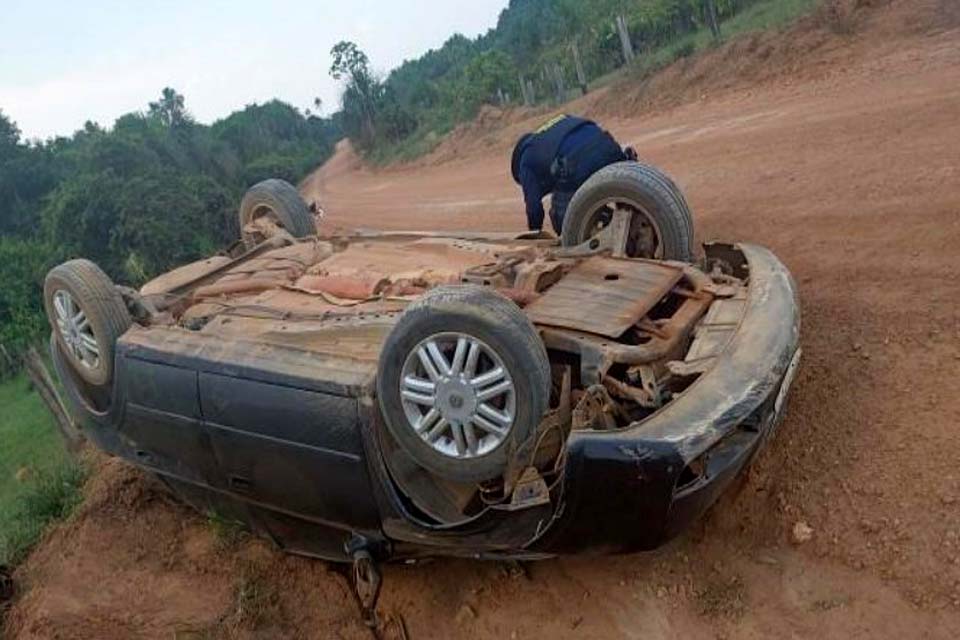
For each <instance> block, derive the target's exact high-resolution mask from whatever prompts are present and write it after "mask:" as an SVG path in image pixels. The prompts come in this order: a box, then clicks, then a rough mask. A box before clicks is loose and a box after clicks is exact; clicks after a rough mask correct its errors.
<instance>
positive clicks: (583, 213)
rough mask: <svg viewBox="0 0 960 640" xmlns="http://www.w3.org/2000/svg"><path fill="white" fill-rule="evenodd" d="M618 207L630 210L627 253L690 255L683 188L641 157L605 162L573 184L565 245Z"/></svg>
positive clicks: (591, 232) (586, 236)
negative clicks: (613, 162)
mask: <svg viewBox="0 0 960 640" xmlns="http://www.w3.org/2000/svg"><path fill="white" fill-rule="evenodd" d="M618 212H626V213H627V214H628V216H629V223H628V225H627V228H626V229H625V233H626V238H625V242H624V247H623V252H624V254H625V255H627V256H629V257H632V258H655V259H660V260H679V261H682V262H693V261H694V259H695V255H696V247H695V245H694V234H693V216H692V214H691V213H690V207H689V206H688V205H687V202H686V200H685V199H684V197H683V194H682V193H681V192H680V189H678V188H677V186H676V185H675V184H674V183H673V181H672V180H671V179H670V178H669V177H668V176H667V175H666V174H664V173H663V172H662V171H660V170H659V169H656V168H655V167H651V166H649V165H645V164H642V163H639V162H618V163H616V164H612V165H609V166H607V167H604V168H603V169H601V170H600V171H597V172H596V173H595V174H593V175H592V176H591V177H590V179H588V180H587V181H586V182H584V183H583V185H581V186H580V188H579V189H577V192H576V193H575V194H574V195H573V198H572V199H571V200H570V205H569V207H568V208H567V213H566V216H565V218H564V221H563V231H562V233H561V236H560V238H561V241H562V243H563V245H564V246H577V245H580V244H583V243H584V242H587V241H588V240H590V239H591V238H593V237H594V236H596V235H597V234H598V233H600V232H601V231H602V230H603V229H604V228H605V227H607V226H608V225H610V223H611V221H612V220H613V218H614V216H615V215H617V214H618Z"/></svg>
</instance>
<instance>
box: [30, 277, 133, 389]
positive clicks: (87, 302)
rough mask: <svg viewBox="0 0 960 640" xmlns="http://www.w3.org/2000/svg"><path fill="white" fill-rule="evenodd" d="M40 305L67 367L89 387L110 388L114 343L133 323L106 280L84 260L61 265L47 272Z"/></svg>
mask: <svg viewBox="0 0 960 640" xmlns="http://www.w3.org/2000/svg"><path fill="white" fill-rule="evenodd" d="M43 303H44V308H45V310H46V313H47V319H48V320H49V322H50V326H51V327H52V328H53V333H54V336H55V339H56V341H57V344H58V345H59V347H60V350H61V353H63V355H64V356H65V357H66V359H67V361H68V362H69V363H70V366H71V368H72V369H73V370H74V371H76V373H77V375H78V376H80V378H81V379H83V380H84V381H85V382H87V383H88V384H91V385H93V386H96V387H105V386H107V385H109V384H110V382H111V381H112V378H113V354H114V350H115V347H116V343H117V339H118V338H119V337H120V336H121V335H123V333H124V332H126V330H127V329H129V328H130V325H131V324H132V320H131V319H130V312H129V311H128V310H127V306H126V304H125V303H124V301H123V298H122V297H121V296H120V292H119V291H117V288H116V287H115V286H114V284H113V282H112V281H111V280H110V278H109V276H107V274H105V273H104V272H103V271H102V270H101V269H100V267H98V266H97V265H95V264H94V263H92V262H90V261H89V260H70V261H69V262H64V263H63V264H61V265H59V266H57V267H54V268H53V269H52V270H51V271H50V273H48V274H47V278H46V280H45V281H44V284H43Z"/></svg>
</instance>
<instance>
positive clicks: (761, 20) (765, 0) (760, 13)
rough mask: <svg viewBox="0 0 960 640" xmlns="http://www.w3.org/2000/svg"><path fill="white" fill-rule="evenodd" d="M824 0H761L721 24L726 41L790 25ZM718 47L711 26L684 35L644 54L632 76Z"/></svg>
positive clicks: (631, 71)
mask: <svg viewBox="0 0 960 640" xmlns="http://www.w3.org/2000/svg"><path fill="white" fill-rule="evenodd" d="M819 2H820V0H761V1H760V2H757V3H755V4H753V5H751V6H750V7H748V8H747V9H745V10H743V11H741V12H740V13H738V14H736V15H735V16H733V17H731V18H729V19H727V20H725V21H723V22H722V23H720V33H721V35H722V37H723V40H724V41H725V42H726V41H728V40H731V39H733V38H735V37H736V36H740V35H743V34H746V33H754V32H759V31H768V30H771V29H779V28H782V27H785V26H787V25H788V24H790V23H791V22H793V21H794V20H796V19H797V18H799V17H801V16H803V15H806V14H808V13H810V12H811V11H813V9H814V8H815V7H816V6H817V5H818V4H819ZM712 46H715V43H714V40H713V35H712V34H711V33H710V30H709V29H700V30H699V31H695V32H693V33H688V34H686V35H683V36H680V37H679V38H677V39H676V40H674V41H673V42H671V43H670V44H668V45H665V46H663V47H660V48H659V49H654V50H653V51H650V52H645V53H641V54H640V55H639V56H638V58H637V60H636V61H635V62H634V63H633V65H632V68H631V69H630V73H631V75H634V76H635V75H637V74H639V75H642V76H647V75H650V74H652V73H655V72H656V71H658V70H659V69H662V68H663V67H665V66H667V65H669V64H670V63H672V62H674V61H675V60H678V59H680V58H684V57H689V56H691V55H693V54H694V53H695V52H697V51H702V50H704V49H708V48H710V47H712Z"/></svg>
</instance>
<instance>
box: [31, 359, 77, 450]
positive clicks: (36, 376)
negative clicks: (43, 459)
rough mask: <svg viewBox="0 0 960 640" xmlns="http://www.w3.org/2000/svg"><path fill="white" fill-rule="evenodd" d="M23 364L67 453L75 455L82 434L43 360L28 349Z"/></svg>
mask: <svg viewBox="0 0 960 640" xmlns="http://www.w3.org/2000/svg"><path fill="white" fill-rule="evenodd" d="M23 364H24V371H26V373H27V377H28V378H30V382H32V383H33V388H34V389H36V391H37V393H38V394H39V395H40V399H41V400H43V403H44V404H45V405H47V409H49V410H50V413H51V414H52V415H53V419H54V421H55V422H56V424H57V428H58V429H59V430H60V435H62V436H63V441H64V443H65V444H66V446H67V451H69V452H70V453H72V454H73V453H76V452H77V451H79V450H80V448H81V447H82V446H83V441H84V437H83V433H82V432H81V431H80V428H79V427H78V426H77V424H76V423H75V422H74V421H73V417H72V416H71V415H70V411H69V410H68V409H67V405H66V404H64V402H63V398H61V397H60V393H59V392H58V391H57V387H56V385H55V384H54V382H53V378H52V377H51V376H50V372H49V371H47V365H46V364H45V363H44V361H43V358H42V357H40V354H39V353H38V352H37V350H36V349H34V348H33V347H30V348H29V349H28V350H27V353H26V354H25V355H24V357H23Z"/></svg>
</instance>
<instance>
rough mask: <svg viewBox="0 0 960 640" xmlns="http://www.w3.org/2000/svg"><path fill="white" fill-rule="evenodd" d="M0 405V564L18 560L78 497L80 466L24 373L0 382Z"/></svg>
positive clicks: (82, 478) (68, 511) (80, 480)
mask: <svg viewBox="0 0 960 640" xmlns="http://www.w3.org/2000/svg"><path fill="white" fill-rule="evenodd" d="M0 407H2V411H0V564H16V563H17V562H19V561H20V560H22V559H23V557H24V555H25V554H26V553H27V552H28V551H29V549H30V547H32V546H33V544H34V543H35V542H36V541H37V540H38V539H39V537H40V535H41V534H42V533H43V530H44V528H45V527H46V526H47V525H48V524H50V523H51V522H53V521H55V520H58V519H60V518H62V517H65V516H66V515H68V514H69V513H70V511H71V510H72V509H73V507H74V506H75V505H76V504H77V503H78V502H79V499H80V498H79V496H80V493H79V488H80V486H81V485H82V484H83V480H84V471H83V469H82V468H81V467H80V466H79V465H78V464H77V463H75V462H73V461H72V460H71V459H70V457H69V456H68V455H67V454H66V452H65V450H64V447H63V441H62V440H61V438H60V435H59V433H58V432H57V429H56V426H55V425H54V423H53V418H52V417H51V416H50V414H49V413H48V412H47V409H46V407H45V406H44V404H43V402H42V401H41V400H40V397H39V396H38V395H37V394H36V392H34V391H31V390H30V389H29V386H28V383H27V379H26V378H25V377H24V376H23V375H22V374H21V375H18V376H16V377H14V378H12V379H10V380H6V381H4V382H0ZM18 474H20V477H19V478H18Z"/></svg>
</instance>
